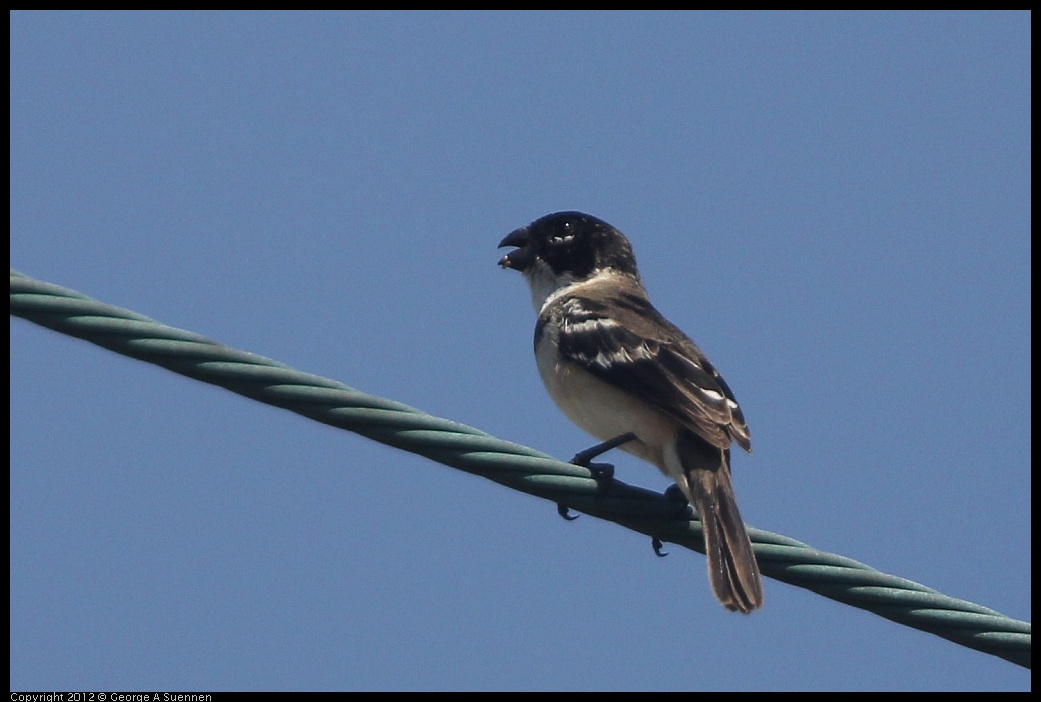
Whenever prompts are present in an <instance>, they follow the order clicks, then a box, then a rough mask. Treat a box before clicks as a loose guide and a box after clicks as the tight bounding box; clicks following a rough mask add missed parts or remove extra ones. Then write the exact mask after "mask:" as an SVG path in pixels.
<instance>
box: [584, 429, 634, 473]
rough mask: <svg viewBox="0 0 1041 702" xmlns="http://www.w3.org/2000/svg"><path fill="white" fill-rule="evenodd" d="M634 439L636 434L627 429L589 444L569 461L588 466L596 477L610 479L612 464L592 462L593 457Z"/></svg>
mask: <svg viewBox="0 0 1041 702" xmlns="http://www.w3.org/2000/svg"><path fill="white" fill-rule="evenodd" d="M635 439H636V434H634V433H632V432H631V431H627V432H626V433H624V434H620V435H618V436H616V437H614V438H613V439H608V440H607V441H605V442H603V443H600V444H597V445H596V446H590V447H589V448H587V449H586V450H585V451H579V452H578V453H576V454H575V457H574V458H572V459H571V462H572V463H573V464H575V465H576V466H582V467H583V468H588V469H589V470H590V471H592V472H593V474H594V475H595V476H596V477H597V478H598V479H605V480H610V479H611V478H613V477H614V466H613V465H611V464H610V463H593V462H592V461H593V459H594V458H596V457H597V456H599V455H600V454H602V453H607V452H608V451H610V450H611V449H613V448H618V447H619V446H621V445H622V444H627V443H629V442H630V441H633V440H635Z"/></svg>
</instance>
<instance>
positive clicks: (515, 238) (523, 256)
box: [499, 227, 535, 271]
mask: <svg viewBox="0 0 1041 702" xmlns="http://www.w3.org/2000/svg"><path fill="white" fill-rule="evenodd" d="M530 244H531V234H530V233H529V232H528V228H527V227H521V228H520V229H514V230H513V231H512V232H510V233H509V234H507V235H506V237H505V238H504V239H503V240H502V241H500V242H499V248H500V249H501V248H502V247H504V246H516V247H517V249H516V250H514V251H511V252H509V253H508V254H506V255H505V256H503V257H502V258H500V259H499V265H500V266H502V267H503V268H513V269H514V270H518V271H523V270H525V269H526V268H527V267H528V266H530V265H531V264H532V261H534V260H535V254H534V253H532V251H531V246H530Z"/></svg>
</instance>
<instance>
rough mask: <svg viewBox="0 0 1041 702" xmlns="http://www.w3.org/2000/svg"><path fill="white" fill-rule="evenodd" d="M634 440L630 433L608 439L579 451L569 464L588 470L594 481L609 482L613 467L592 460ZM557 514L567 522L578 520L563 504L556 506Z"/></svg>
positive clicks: (633, 435) (612, 474) (634, 435)
mask: <svg viewBox="0 0 1041 702" xmlns="http://www.w3.org/2000/svg"><path fill="white" fill-rule="evenodd" d="M635 438H636V434H634V433H632V432H631V431H629V432H626V433H624V434H620V435H619V436H616V437H614V438H613V439H608V440H607V441H605V442H603V443H601V444H597V445H596V446H590V447H589V448H587V449H586V450H585V451H579V452H578V453H576V454H575V457H574V458H572V459H571V463H572V464H574V465H576V466H582V467H583V468H588V469H589V472H591V473H592V474H593V477H594V478H595V479H596V480H611V479H612V478H614V466H613V465H611V464H610V463H593V459H594V458H596V457H597V456H599V455H600V454H602V453H607V452H608V451H610V450H611V449H613V448H618V447H619V446H621V445H622V444H627V443H629V442H630V441H632V440H633V439H635ZM557 514H559V515H560V516H561V517H563V518H564V519H566V520H568V521H569V522H570V521H573V520H575V519H578V515H577V514H576V515H574V516H571V513H570V512H569V511H568V506H567V505H565V504H564V503H563V502H560V503H558V504H557Z"/></svg>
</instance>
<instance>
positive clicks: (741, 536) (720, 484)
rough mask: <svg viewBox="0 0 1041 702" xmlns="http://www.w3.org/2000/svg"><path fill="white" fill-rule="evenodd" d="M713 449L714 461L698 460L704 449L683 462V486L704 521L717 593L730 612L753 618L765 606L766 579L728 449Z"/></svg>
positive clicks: (717, 596) (712, 575)
mask: <svg viewBox="0 0 1041 702" xmlns="http://www.w3.org/2000/svg"><path fill="white" fill-rule="evenodd" d="M699 448H701V447H699ZM705 448H707V446H706V447H705ZM712 448H714V447H712ZM714 450H715V451H716V452H718V454H719V458H718V459H716V460H715V461H714V462H706V461H704V460H699V458H703V457H704V451H695V452H685V454H686V455H685V456H684V458H683V459H682V462H683V467H684V472H685V473H686V478H687V480H686V483H687V484H686V486H684V485H683V484H682V483H681V484H680V487H681V488H686V489H684V492H685V493H687V498H688V499H689V500H690V501H691V504H693V505H694V509H696V510H697V511H698V516H699V518H700V519H701V524H702V527H703V530H704V534H705V556H706V560H707V561H708V579H709V582H710V583H711V585H712V591H713V593H715V595H716V598H717V599H718V600H719V601H720V602H721V603H722V604H723V606H724V607H726V608H727V609H728V610H730V611H732V612H742V613H744V614H748V613H749V612H751V611H752V610H753V609H758V608H759V607H762V606H763V583H762V578H761V577H760V575H759V564H758V563H756V560H755V553H753V551H752V542H751V540H750V539H749V538H748V532H747V531H745V525H744V522H743V521H742V520H741V513H740V512H739V511H738V509H737V501H736V499H735V498H734V486H733V483H732V482H731V480H730V466H729V451H720V450H719V449H718V448H714ZM699 453H700V454H701V456H699V455H698V454H699Z"/></svg>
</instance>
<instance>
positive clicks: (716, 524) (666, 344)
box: [499, 212, 763, 613]
mask: <svg viewBox="0 0 1041 702" xmlns="http://www.w3.org/2000/svg"><path fill="white" fill-rule="evenodd" d="M504 246H512V247H516V248H515V249H514V250H513V251H511V252H509V253H508V254H506V255H505V256H503V258H502V259H501V260H500V261H499V265H500V266H502V267H503V268H513V269H514V270H517V271H520V272H521V273H523V274H524V277H525V279H526V280H527V282H528V285H529V286H530V288H531V301H532V304H533V305H534V306H535V310H536V312H537V313H538V321H537V322H536V323H535V359H536V363H537V365H538V369H539V375H540V376H541V377H542V382H543V383H544V384H545V386H546V389H547V390H548V391H549V394H550V396H551V397H552V398H553V400H554V402H556V404H557V406H558V407H559V408H560V409H561V411H562V412H563V413H564V414H565V415H567V416H568V418H569V419H571V421H573V422H574V423H575V424H577V425H578V426H580V427H581V428H582V429H584V430H586V431H587V432H589V433H590V434H592V435H593V436H595V437H597V438H598V439H600V440H602V441H604V442H608V441H611V440H612V439H617V440H618V441H617V443H615V442H612V444H614V445H619V447H620V448H621V449H622V450H624V451H627V452H629V453H631V454H633V455H635V456H638V457H639V458H642V459H644V460H645V461H648V462H650V463H652V464H654V465H655V466H657V467H658V469H659V470H661V471H662V472H663V473H664V474H665V475H667V476H668V477H669V478H671V479H672V480H674V481H675V482H676V485H677V486H678V487H679V489H680V490H681V491H682V493H683V495H684V496H686V498H687V499H688V500H689V501H690V503H691V504H692V505H693V506H694V508H695V509H696V510H697V512H698V515H699V517H700V519H701V522H702V525H703V528H704V534H705V551H706V556H707V562H708V576H709V582H710V583H711V584H712V591H713V592H714V593H715V595H716V597H717V598H718V599H719V601H720V602H721V603H722V604H723V606H724V607H726V608H727V609H728V610H731V611H738V612H744V613H748V612H751V611H752V610H753V609H756V608H758V607H761V606H762V604H763V586H762V580H761V578H760V575H759V566H758V564H757V563H756V560H755V554H754V553H753V552H752V544H751V542H750V541H749V539H748V533H747V532H746V531H745V526H744V523H743V522H742V521H741V514H740V512H738V509H737V502H736V500H735V498H734V486H733V484H732V482H731V479H730V444H731V442H732V441H733V442H737V444H738V445H739V446H741V447H742V448H743V449H745V450H746V451H747V450H751V438H750V435H749V433H748V426H747V425H746V424H745V418H744V415H743V414H742V412H741V408H740V407H739V406H738V404H737V400H735V399H734V393H733V392H731V390H730V387H729V386H728V385H727V384H726V381H724V380H723V377H722V376H721V375H720V374H719V372H718V371H717V370H716V369H715V368H714V367H713V366H712V364H711V363H709V361H708V359H707V358H705V355H704V354H703V353H702V352H701V350H700V349H699V348H698V347H697V346H695V345H694V342H693V341H691V340H690V339H689V338H688V337H687V336H686V335H685V334H684V333H683V332H682V331H680V330H679V329H678V328H677V327H676V326H675V325H673V324H672V323H671V322H669V321H668V320H667V319H665V317H663V316H662V315H661V313H660V312H658V310H656V309H655V308H654V306H653V305H651V302H650V300H649V299H648V298H647V291H646V290H644V287H643V283H642V282H641V280H640V274H639V272H638V271H637V268H636V257H635V255H634V254H633V249H632V245H631V244H630V243H629V240H628V239H626V238H625V236H624V235H623V234H622V233H621V232H620V231H618V230H617V229H615V228H614V227H612V226H611V225H610V224H608V223H607V222H604V221H603V220H601V219H598V218H596V217H593V216H592V215H588V214H584V213H582V212H557V213H554V214H549V215H546V216H545V217H541V218H539V219H537V220H535V221H534V222H532V223H531V224H529V225H528V226H526V227H521V228H520V229H515V230H514V231H512V232H510V233H509V234H507V235H506V237H505V238H504V239H503V240H502V241H501V242H500V243H499V247H500V248H502V247H504ZM626 435H628V436H626Z"/></svg>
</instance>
